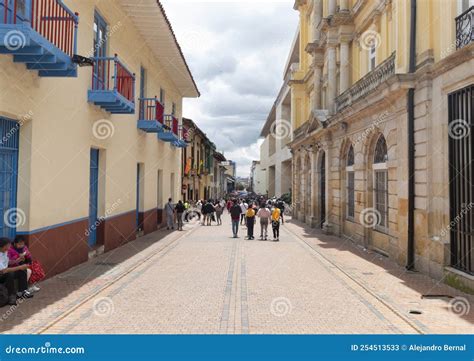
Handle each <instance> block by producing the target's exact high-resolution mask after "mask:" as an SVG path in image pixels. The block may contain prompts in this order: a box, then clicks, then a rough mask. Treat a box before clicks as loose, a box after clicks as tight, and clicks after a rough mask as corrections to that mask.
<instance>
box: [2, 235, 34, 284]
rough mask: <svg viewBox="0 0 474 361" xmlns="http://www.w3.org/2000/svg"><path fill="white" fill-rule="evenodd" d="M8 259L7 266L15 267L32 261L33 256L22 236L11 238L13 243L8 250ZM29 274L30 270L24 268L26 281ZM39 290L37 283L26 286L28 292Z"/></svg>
mask: <svg viewBox="0 0 474 361" xmlns="http://www.w3.org/2000/svg"><path fill="white" fill-rule="evenodd" d="M8 259H9V263H8V267H17V266H22V265H24V264H26V265H31V264H32V263H33V257H32V256H31V253H30V250H29V249H28V247H27V246H26V241H25V238H24V237H23V236H16V237H15V239H14V240H13V243H12V245H11V246H10V249H9V250H8ZM31 274H32V270H31V269H30V268H28V269H27V270H26V278H27V281H30V277H31ZM39 290H40V288H39V287H38V286H37V285H32V286H31V287H29V288H28V292H30V293H34V292H39Z"/></svg>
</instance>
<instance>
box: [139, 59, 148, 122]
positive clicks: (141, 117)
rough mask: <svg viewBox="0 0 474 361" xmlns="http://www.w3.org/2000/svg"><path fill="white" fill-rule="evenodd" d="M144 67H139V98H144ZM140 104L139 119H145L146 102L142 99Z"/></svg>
mask: <svg viewBox="0 0 474 361" xmlns="http://www.w3.org/2000/svg"><path fill="white" fill-rule="evenodd" d="M145 81H146V80H145V68H144V67H140V98H141V99H143V98H145ZM141 104H142V106H141V107H140V119H145V114H146V113H145V111H146V109H145V107H146V106H147V102H145V101H142V102H141Z"/></svg>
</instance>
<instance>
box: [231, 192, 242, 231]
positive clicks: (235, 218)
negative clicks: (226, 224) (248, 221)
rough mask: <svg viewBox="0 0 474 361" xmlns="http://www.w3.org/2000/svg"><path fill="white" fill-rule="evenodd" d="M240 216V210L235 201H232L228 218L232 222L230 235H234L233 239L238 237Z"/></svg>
mask: <svg viewBox="0 0 474 361" xmlns="http://www.w3.org/2000/svg"><path fill="white" fill-rule="evenodd" d="M241 214H242V208H241V207H240V205H239V204H237V201H234V205H233V206H232V207H231V208H230V218H231V220H232V233H233V234H234V238H237V237H238V233H239V222H240V215H241Z"/></svg>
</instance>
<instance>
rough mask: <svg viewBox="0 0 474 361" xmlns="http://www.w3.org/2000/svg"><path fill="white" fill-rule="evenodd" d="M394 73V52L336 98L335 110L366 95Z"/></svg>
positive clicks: (337, 110) (339, 109)
mask: <svg viewBox="0 0 474 361" xmlns="http://www.w3.org/2000/svg"><path fill="white" fill-rule="evenodd" d="M393 74H395V53H392V55H391V56H390V57H389V58H387V59H386V60H385V61H384V62H382V63H381V64H380V65H379V66H377V67H376V68H375V69H374V70H372V71H371V72H369V73H368V74H367V75H365V76H364V77H363V78H361V79H360V80H359V81H357V82H356V83H355V84H354V85H353V86H352V87H350V88H349V89H347V90H346V91H345V92H344V93H342V94H341V95H339V96H338V97H337V98H336V112H339V111H341V110H342V109H344V108H346V107H348V106H349V105H351V104H352V103H353V102H355V101H357V100H358V99H360V98H362V97H364V96H366V95H367V94H369V93H370V92H371V91H373V90H374V89H376V88H377V87H378V86H379V85H380V84H382V83H383V82H385V81H386V80H387V79H388V78H390V77H391V76H392V75H393Z"/></svg>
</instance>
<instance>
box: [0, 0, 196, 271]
mask: <svg viewBox="0 0 474 361" xmlns="http://www.w3.org/2000/svg"><path fill="white" fill-rule="evenodd" d="M64 3H65V4H66V6H67V7H68V8H69V9H71V11H73V12H78V13H79V14H80V18H79V19H80V20H79V24H78V29H77V54H80V55H83V56H87V57H92V56H93V54H94V47H95V45H94V37H95V32H94V26H93V24H94V14H100V17H101V19H103V20H104V21H105V22H106V23H107V24H108V27H107V29H108V31H109V32H108V33H107V35H106V36H105V39H106V43H107V44H106V51H107V53H108V54H112V56H113V54H118V56H119V58H120V61H121V62H122V63H124V64H126V67H127V68H128V69H130V71H131V72H133V73H134V74H135V75H136V84H134V85H135V87H136V88H137V90H136V91H135V94H134V102H135V104H136V107H137V109H136V111H135V112H134V113H133V114H111V113H110V112H108V111H105V110H103V109H102V108H101V107H99V106H97V105H95V104H93V103H91V102H88V90H89V89H91V78H92V74H93V72H94V68H93V67H81V68H79V69H78V74H77V77H40V76H39V75H38V72H37V71H33V70H29V69H27V68H26V67H25V65H24V64H19V63H17V62H14V61H13V60H14V59H13V57H12V55H8V54H5V55H0V84H1V85H2V86H1V87H0V88H1V90H0V117H1V118H6V119H8V120H13V121H15V122H18V124H19V125H20V126H19V130H18V131H19V152H18V157H19V162H18V164H19V166H18V189H17V202H16V203H17V208H18V212H19V213H18V222H17V224H16V225H15V226H16V233H18V234H23V235H25V236H27V238H28V242H29V246H30V248H31V251H32V253H33V254H34V255H35V257H37V258H38V259H39V260H40V261H41V262H42V263H43V264H44V265H45V268H46V270H47V272H48V276H51V275H53V274H56V273H59V272H62V271H64V270H66V269H67V268H69V267H71V266H74V265H76V264H78V263H80V262H83V261H85V260H87V259H88V256H89V254H90V252H91V251H93V250H96V249H97V248H100V247H101V246H102V248H105V251H108V250H110V249H113V248H115V247H117V246H119V245H120V244H123V243H124V242H127V241H130V240H132V239H135V238H136V236H137V232H139V233H142V232H145V233H148V232H151V231H153V230H155V229H156V228H157V225H158V223H160V222H161V212H162V209H163V207H164V205H165V203H166V201H167V199H168V198H172V199H174V200H176V199H178V197H179V196H180V194H181V191H180V190H181V176H180V175H181V149H180V148H178V147H176V146H174V145H172V144H171V143H169V142H165V141H162V140H160V139H158V138H157V134H153V133H146V132H144V131H143V130H141V129H138V128H137V120H138V113H139V110H138V104H139V99H138V98H139V96H140V95H141V94H140V92H139V91H138V88H139V87H140V89H141V90H142V92H143V93H144V94H143V95H145V96H147V97H154V96H155V95H156V96H158V95H160V93H161V97H162V98H163V99H161V100H162V103H163V105H164V108H165V109H164V114H172V113H174V116H175V117H176V118H178V119H181V115H182V99H183V97H197V96H198V91H197V88H196V87H195V84H194V83H193V81H192V77H191V75H190V73H186V74H184V75H183V73H179V72H178V71H174V72H173V71H170V69H171V68H169V67H165V66H164V65H163V64H165V63H167V62H169V61H171V60H172V61H174V62H176V64H178V65H177V66H179V67H184V68H187V66H186V64H185V60H184V58H183V57H182V54H181V53H180V50H179V46H178V45H177V43H176V40H175V38H174V35H173V33H172V30H171V27H170V25H169V22H168V20H167V19H166V15H165V14H164V12H163V9H162V8H161V5H160V4H159V3H157V2H156V1H154V0H153V1H151V0H150V1H145V2H142V3H141V5H140V9H139V8H138V7H135V6H129V5H127V4H126V2H120V1H119V2H117V1H111V0H106V1H99V0H96V1H77V0H76V1H75V0H66V1H64ZM143 10H147V11H148V13H149V14H148V16H151V17H152V18H153V19H154V21H155V22H156V24H157V26H159V27H160V31H161V32H162V36H163V38H162V40H157V41H156V42H154V43H152V42H151V41H150V39H151V38H153V36H152V37H151V38H149V36H150V34H147V35H144V33H143V28H140V30H139V28H138V26H139V25H138V24H139V23H140V22H142V21H143V19H142V18H141V17H140V16H142V15H143V12H142V15H140V11H143ZM163 39H164V40H163ZM150 44H151V45H150ZM96 46H97V45H96ZM160 47H161V48H160ZM158 48H159V50H160V51H162V50H163V49H167V51H168V53H167V54H168V55H162V56H157V49H158ZM174 54H178V56H176V57H175V56H174ZM167 57H168V58H167ZM141 68H142V69H144V70H146V78H141V77H139V74H140V72H141V70H140V69H141ZM143 72H144V71H143ZM145 79H146V81H145ZM141 82H143V84H141ZM91 149H93V150H98V154H99V159H98V182H97V183H98V184H97V190H96V196H97V219H98V222H97V224H96V225H95V226H93V227H94V228H97V239H96V240H95V243H94V244H90V242H88V234H89V233H90V231H91V229H90V228H91V227H92V225H91V224H90V223H91V222H90V187H91ZM137 167H138V168H137ZM137 169H138V170H137ZM137 173H138V174H137ZM137 223H138V224H137Z"/></svg>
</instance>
